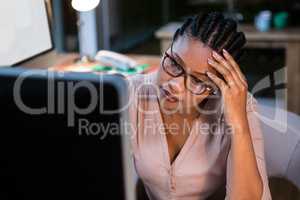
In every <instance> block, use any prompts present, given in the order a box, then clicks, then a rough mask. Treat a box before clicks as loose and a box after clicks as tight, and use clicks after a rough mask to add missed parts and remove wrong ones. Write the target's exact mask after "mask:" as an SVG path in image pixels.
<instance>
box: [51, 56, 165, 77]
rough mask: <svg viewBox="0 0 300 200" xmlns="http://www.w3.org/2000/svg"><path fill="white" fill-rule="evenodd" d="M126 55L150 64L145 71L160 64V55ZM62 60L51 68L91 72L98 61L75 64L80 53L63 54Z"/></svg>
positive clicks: (140, 62)
mask: <svg viewBox="0 0 300 200" xmlns="http://www.w3.org/2000/svg"><path fill="white" fill-rule="evenodd" d="M126 56H128V57H130V58H132V59H134V60H135V61H136V62H137V63H138V64H148V65H149V67H148V68H147V69H146V70H145V71H144V73H150V72H153V71H155V70H156V69H157V68H158V66H159V65H160V60H161V58H160V57H159V56H152V55H138V54H127V55H126ZM61 57H62V58H64V59H62V58H61V61H60V62H57V63H56V64H54V65H52V66H50V67H49V70H53V71H74V70H75V71H81V72H85V71H87V72H89V71H91V67H92V66H94V65H96V64H98V63H86V64H84V63H83V64H80V65H78V66H76V65H74V62H75V60H76V59H78V58H79V55H78V54H74V53H73V54H64V55H63V56H61Z"/></svg>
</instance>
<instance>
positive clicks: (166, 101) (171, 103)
mask: <svg viewBox="0 0 300 200" xmlns="http://www.w3.org/2000/svg"><path fill="white" fill-rule="evenodd" d="M166 52H167V54H168V55H169V57H171V59H169V58H168V59H169V60H173V61H174V62H171V64H172V65H173V64H174V65H176V64H178V65H180V66H181V67H182V68H183V69H184V71H185V72H186V73H187V74H189V75H191V76H186V77H194V78H196V79H195V80H197V81H198V80H199V81H202V82H205V83H209V85H211V86H214V87H215V85H214V84H213V83H212V81H211V80H210V79H209V78H208V77H207V75H206V72H207V71H210V72H212V73H214V74H216V72H215V70H214V69H213V68H212V67H210V66H209V65H208V62H207V59H208V58H212V50H211V49H210V48H209V47H207V46H204V44H203V43H202V42H200V41H197V40H193V39H190V38H188V37H186V36H180V37H179V38H177V40H176V41H175V42H174V43H173V47H172V50H171V48H169V49H168V50H167V51H166ZM163 60H164V59H163V58H162V60H161V65H160V69H159V71H158V78H157V84H158V87H159V100H160V104H161V105H162V107H163V108H164V109H165V110H166V111H172V112H181V113H182V112H183V113H187V114H188V113H191V112H194V111H195V109H197V107H198V104H199V103H200V102H201V101H203V100H204V99H205V98H206V97H207V96H209V95H210V92H209V91H208V90H205V91H204V92H203V93H202V94H199V95H195V94H192V92H191V91H190V90H188V89H187V88H186V85H187V84H185V81H187V80H185V78H184V77H185V76H184V75H181V76H179V77H173V76H171V75H170V74H169V73H167V72H166V71H165V70H164V69H165V68H166V67H165V68H164V67H163ZM165 63H166V62H164V66H166V64H165ZM171 64H170V62H168V65H169V66H171V67H172V65H171ZM171 67H170V68H171ZM175 67H176V66H175ZM171 69H172V68H171ZM174 70H175V69H174ZM175 71H176V70H175ZM186 79H189V78H186ZM189 80H194V79H189ZM197 81H195V82H196V83H198V82H197ZM190 82H191V81H187V82H186V83H190ZM190 88H191V87H190Z"/></svg>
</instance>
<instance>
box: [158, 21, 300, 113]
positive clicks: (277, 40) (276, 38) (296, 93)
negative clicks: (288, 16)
mask: <svg viewBox="0 0 300 200" xmlns="http://www.w3.org/2000/svg"><path fill="white" fill-rule="evenodd" d="M181 25H182V23H178V22H173V23H169V24H167V25H166V26H163V27H162V28H160V29H159V30H158V31H157V32H156V33H155V35H156V37H157V38H158V39H159V40H160V45H161V52H164V51H165V50H166V49H167V48H169V46H170V44H171V40H172V37H173V34H174V33H175V31H176V30H177V28H178V27H180V26H181ZM239 30H240V31H243V32H244V33H245V35H246V38H247V44H246V47H249V48H251V47H255V48H284V49H285V60H286V61H285V65H286V66H287V68H286V70H285V74H284V75H283V76H284V77H283V80H284V82H285V83H287V94H286V95H284V97H283V98H284V100H285V102H287V107H288V110H289V111H292V112H295V113H298V114H300V89H299V87H300V77H298V76H300V28H287V29H285V30H281V31H279V30H274V29H272V30H270V31H268V32H259V31H257V30H256V29H255V27H254V26H252V25H240V26H239ZM283 67H284V66H283ZM288 97H289V98H288Z"/></svg>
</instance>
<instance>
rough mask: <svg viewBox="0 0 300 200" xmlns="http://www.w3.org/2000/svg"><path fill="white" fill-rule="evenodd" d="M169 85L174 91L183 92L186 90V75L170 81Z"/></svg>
mask: <svg viewBox="0 0 300 200" xmlns="http://www.w3.org/2000/svg"><path fill="white" fill-rule="evenodd" d="M168 85H169V87H170V90H171V92H172V93H181V92H183V91H184V88H185V86H184V77H183V76H179V77H176V78H172V79H170V80H169V81H168Z"/></svg>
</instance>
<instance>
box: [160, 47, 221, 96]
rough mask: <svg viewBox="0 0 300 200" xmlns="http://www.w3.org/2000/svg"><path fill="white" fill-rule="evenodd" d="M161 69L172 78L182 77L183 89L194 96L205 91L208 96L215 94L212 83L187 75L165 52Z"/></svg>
mask: <svg viewBox="0 0 300 200" xmlns="http://www.w3.org/2000/svg"><path fill="white" fill-rule="evenodd" d="M162 68H163V70H164V71H165V72H166V73H167V74H169V75H170V76H172V77H174V78H175V77H179V76H182V75H184V84H185V88H186V89H187V90H189V91H190V92H191V93H192V94H194V95H201V94H203V93H204V92H206V91H208V92H209V93H210V94H216V91H217V89H215V88H216V86H215V85H214V84H213V83H211V82H209V81H204V80H201V79H199V78H197V77H195V76H194V75H192V74H188V73H187V72H186V70H185V69H184V68H183V67H182V66H181V65H179V64H178V63H177V62H176V60H175V59H174V58H172V57H171V56H170V55H169V54H168V53H167V52H165V54H164V57H163V61H162Z"/></svg>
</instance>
